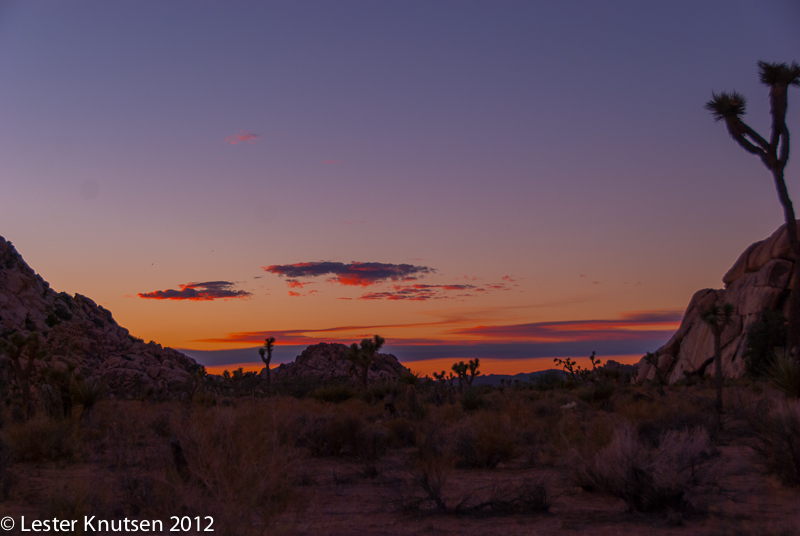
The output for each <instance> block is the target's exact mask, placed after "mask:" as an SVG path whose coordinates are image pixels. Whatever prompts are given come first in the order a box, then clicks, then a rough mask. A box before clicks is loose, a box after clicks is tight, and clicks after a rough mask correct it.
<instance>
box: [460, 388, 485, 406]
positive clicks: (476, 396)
mask: <svg viewBox="0 0 800 536" xmlns="http://www.w3.org/2000/svg"><path fill="white" fill-rule="evenodd" d="M461 406H463V408H464V409H465V410H467V411H476V410H478V409H480V408H482V407H483V398H482V397H481V395H480V393H479V392H478V389H473V388H472V387H470V388H468V389H466V390H465V391H464V392H463V393H462V394H461Z"/></svg>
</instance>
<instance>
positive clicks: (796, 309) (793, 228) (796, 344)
mask: <svg viewBox="0 0 800 536" xmlns="http://www.w3.org/2000/svg"><path fill="white" fill-rule="evenodd" d="M787 134H788V132H787ZM787 143H788V141H787ZM772 176H773V177H774V179H775V188H777V190H778V197H779V198H780V200H781V205H783V214H784V218H785V220H786V236H787V238H788V239H789V245H790V246H791V248H792V253H794V288H793V289H792V293H791V294H790V295H789V318H788V333H787V345H786V348H787V350H789V351H792V349H795V348H800V291H798V286H800V239H798V237H797V222H796V219H795V215H794V207H793V206H792V200H791V199H790V198H789V192H788V190H787V189H786V181H784V178H783V168H780V167H777V166H776V167H773V168H772ZM795 357H800V356H795Z"/></svg>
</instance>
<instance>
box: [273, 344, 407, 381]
mask: <svg viewBox="0 0 800 536" xmlns="http://www.w3.org/2000/svg"><path fill="white" fill-rule="evenodd" d="M348 350H349V348H348V347H347V346H345V345H344V344H339V343H327V342H321V343H319V344H313V345H311V346H309V347H308V348H306V349H305V350H303V353H301V354H300V355H299V356H297V357H296V358H295V360H294V361H293V362H291V363H285V364H282V365H280V366H278V367H276V368H275V369H273V370H272V377H273V378H274V379H276V380H278V381H280V380H290V379H300V378H303V379H316V380H320V381H323V382H329V381H342V382H350V381H352V382H356V381H358V378H359V376H358V374H359V372H358V370H357V369H356V368H354V367H353V364H352V363H351V362H350V361H348V360H347V352H348ZM261 373H262V375H263V374H264V373H265V371H264V370H262V371H261ZM406 373H409V370H408V369H407V368H406V367H404V366H403V365H401V364H400V362H399V361H397V358H396V357H395V356H393V355H392V354H375V360H374V361H373V363H372V365H371V366H370V368H369V371H368V375H367V381H368V382H369V383H375V382H381V381H386V380H395V379H397V378H399V377H400V376H402V375H403V374H406Z"/></svg>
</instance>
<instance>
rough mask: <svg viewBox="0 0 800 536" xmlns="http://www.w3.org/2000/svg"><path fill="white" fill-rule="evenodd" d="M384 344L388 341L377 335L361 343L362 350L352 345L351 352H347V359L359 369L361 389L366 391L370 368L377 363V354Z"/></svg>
mask: <svg viewBox="0 0 800 536" xmlns="http://www.w3.org/2000/svg"><path fill="white" fill-rule="evenodd" d="M384 342H386V340H385V339H384V338H383V337H381V336H380V335H375V337H373V338H372V339H364V340H363V341H361V348H359V347H358V345H357V344H356V343H353V344H351V345H350V350H349V351H348V352H347V359H348V360H349V361H351V362H352V363H353V365H354V366H356V367H357V368H358V369H359V378H360V381H361V387H363V388H364V389H365V390H366V388H367V380H368V378H369V367H371V366H372V363H374V362H375V354H377V353H378V350H380V349H381V348H382V347H383V343H384Z"/></svg>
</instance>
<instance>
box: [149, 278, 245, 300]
mask: <svg viewBox="0 0 800 536" xmlns="http://www.w3.org/2000/svg"><path fill="white" fill-rule="evenodd" d="M234 285H235V283H231V282H230V281H206V282H205V283H187V284H185V285H178V288H179V289H180V290H174V289H169V290H155V291H153V292H140V293H139V294H138V296H139V297H140V298H145V299H148V300H190V301H211V300H226V299H230V298H249V297H250V296H252V295H253V294H252V293H250V292H247V291H246V290H233V287H234Z"/></svg>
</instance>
